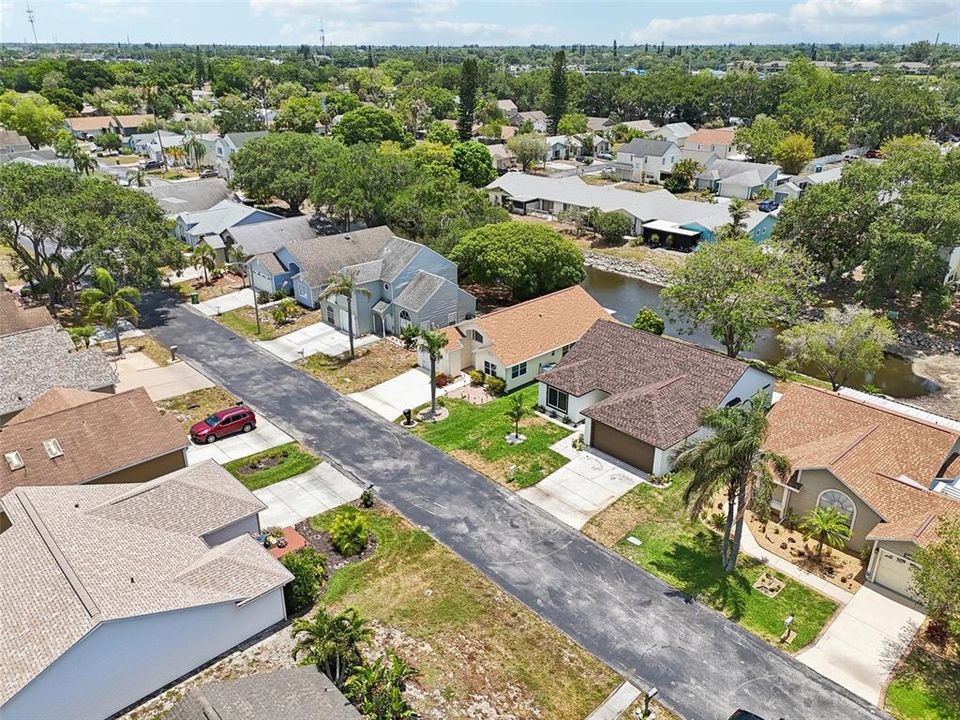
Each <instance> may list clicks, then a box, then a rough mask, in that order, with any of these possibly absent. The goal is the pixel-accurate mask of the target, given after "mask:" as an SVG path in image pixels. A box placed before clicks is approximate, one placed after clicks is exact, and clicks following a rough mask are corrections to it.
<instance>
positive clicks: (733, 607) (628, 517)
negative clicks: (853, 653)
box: [584, 478, 837, 651]
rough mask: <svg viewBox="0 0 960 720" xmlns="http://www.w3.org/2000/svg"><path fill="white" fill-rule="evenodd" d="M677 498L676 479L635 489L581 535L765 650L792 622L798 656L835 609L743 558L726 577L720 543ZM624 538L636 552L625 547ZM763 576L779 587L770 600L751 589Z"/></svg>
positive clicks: (798, 585)
mask: <svg viewBox="0 0 960 720" xmlns="http://www.w3.org/2000/svg"><path fill="white" fill-rule="evenodd" d="M682 494H683V479H682V478H674V483H673V485H672V486H671V487H670V488H668V489H666V490H658V489H656V488H652V487H650V486H648V485H639V486H637V487H636V488H634V489H633V490H631V491H630V492H629V493H627V494H626V495H624V496H623V497H622V498H620V499H619V500H618V501H617V502H615V503H614V504H613V505H611V506H610V507H609V508H607V509H606V510H604V511H603V512H602V513H600V514H599V515H597V516H596V517H594V518H593V519H592V520H591V521H590V522H589V523H587V525H586V527H585V528H584V532H585V533H586V534H587V535H588V536H590V537H592V538H594V539H595V540H597V541H599V542H601V543H603V544H604V545H607V546H608V547H613V548H614V549H615V550H616V551H617V552H619V553H620V554H621V555H624V556H625V557H628V558H629V559H631V560H633V561H634V562H635V563H637V564H638V565H640V566H641V567H643V568H644V569H645V570H647V571H648V572H650V573H653V574H654V575H656V576H657V577H659V578H661V579H663V580H665V581H666V582H668V583H669V584H671V585H673V586H674V587H676V588H678V589H680V590H682V591H683V592H684V593H685V594H687V595H689V596H691V597H695V598H697V599H698V600H699V601H700V602H702V603H704V604H706V605H709V606H710V607H713V608H715V609H717V610H720V611H721V612H722V613H724V614H725V615H726V616H727V617H729V618H730V619H731V620H733V621H734V622H737V623H739V624H740V625H742V626H743V627H745V628H746V629H747V630H750V631H751V632H753V633H755V634H756V635H759V636H760V637H762V638H763V639H764V640H767V641H768V642H771V643H777V642H778V640H779V637H780V634H781V633H782V632H783V620H784V618H785V617H787V616H788V615H793V616H794V618H795V619H794V622H793V625H792V626H791V629H793V630H794V631H795V632H796V633H797V636H796V638H795V639H794V641H793V643H792V644H791V645H789V646H788V647H787V648H785V649H788V650H790V651H796V650H799V649H800V648H802V647H804V646H805V645H807V644H808V643H810V642H811V641H813V640H814V639H815V638H816V637H817V634H818V633H819V632H820V630H821V629H822V628H823V626H824V625H825V624H826V623H827V622H828V621H829V620H830V618H831V617H832V616H833V614H834V612H835V611H836V609H837V605H836V603H834V602H833V601H832V600H830V599H828V598H826V597H824V596H822V595H820V594H819V593H818V592H816V591H814V590H812V589H810V588H808V587H807V586H805V585H802V584H801V583H798V582H796V581H794V580H791V579H789V578H788V577H786V576H785V575H781V574H780V573H777V572H774V571H772V570H770V569H769V568H767V567H766V566H764V565H763V564H762V563H760V562H759V561H757V560H754V559H753V558H750V557H748V556H746V555H744V554H742V553H741V555H740V560H739V564H738V568H737V571H736V572H735V573H732V574H729V575H728V574H726V573H724V572H723V569H722V568H721V566H720V551H719V536H717V535H716V534H714V533H713V532H711V531H710V530H708V529H707V528H705V527H704V526H703V525H702V524H701V523H699V522H693V521H691V520H690V519H689V516H688V514H687V511H686V509H685V508H684V507H683V503H682V500H681V496H682ZM628 535H632V536H634V537H636V538H638V539H639V540H640V542H641V544H640V545H639V546H636V545H633V544H631V543H628V542H627V540H626V538H627V536H628ZM763 573H771V574H772V575H774V576H775V577H777V578H779V579H780V580H783V581H784V582H785V587H784V589H783V590H781V591H780V593H779V594H778V595H777V596H776V597H774V598H768V597H767V596H765V595H763V594H761V593H760V592H758V591H757V590H755V589H754V588H753V584H754V583H755V582H756V581H757V579H758V578H759V577H760V576H761V575H762V574H763Z"/></svg>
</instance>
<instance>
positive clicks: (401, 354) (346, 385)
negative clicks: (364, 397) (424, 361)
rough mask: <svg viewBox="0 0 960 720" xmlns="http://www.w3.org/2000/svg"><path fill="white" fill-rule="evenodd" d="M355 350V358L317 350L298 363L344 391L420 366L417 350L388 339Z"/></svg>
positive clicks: (348, 391)
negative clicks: (332, 354)
mask: <svg viewBox="0 0 960 720" xmlns="http://www.w3.org/2000/svg"><path fill="white" fill-rule="evenodd" d="M356 350H357V357H356V359H354V360H351V359H350V353H344V354H343V355H338V356H337V357H330V356H329V355H324V354H323V353H317V354H315V355H311V356H310V357H308V358H307V359H306V360H303V361H302V362H298V363H297V365H298V367H300V368H301V369H302V370H305V371H306V372H308V373H310V374H311V375H313V376H314V377H316V378H318V379H319V380H322V381H323V382H324V383H326V384H327V385H329V386H330V387H332V388H333V389H334V390H338V391H340V392H342V393H353V392H361V391H363V390H368V389H369V388H372V387H373V386H374V385H379V384H380V383H382V382H386V381H387V380H390V379H392V378H395V377H396V376H397V375H400V374H402V373H405V372H406V371H407V370H410V369H411V368H415V367H416V366H417V354H416V353H415V352H413V351H411V350H404V349H403V348H402V347H400V346H399V345H397V344H395V343H392V342H390V341H389V340H381V341H380V342H376V343H374V344H372V345H365V346H364V347H362V348H357V349H356Z"/></svg>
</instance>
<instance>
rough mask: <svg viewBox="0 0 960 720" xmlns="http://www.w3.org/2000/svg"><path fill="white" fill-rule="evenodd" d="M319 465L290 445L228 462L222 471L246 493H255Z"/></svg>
mask: <svg viewBox="0 0 960 720" xmlns="http://www.w3.org/2000/svg"><path fill="white" fill-rule="evenodd" d="M319 463H320V458H318V457H317V456H316V455H314V454H312V453H309V452H307V451H306V450H304V449H303V448H302V447H301V446H300V443H296V442H292V443H287V444H286V445H280V446H278V447H275V448H270V449H269V450H264V451H263V452H258V453H255V454H253V455H248V456H247V457H243V458H240V459H239V460H233V461H232V462H228V463H227V464H226V465H224V466H223V467H224V468H225V469H226V470H227V471H228V472H229V473H230V474H231V475H233V476H234V477H235V478H236V479H237V480H239V481H240V482H242V483H243V485H244V487H246V488H247V490H259V489H260V488H263V487H267V486H268V485H273V484H274V483H277V482H280V481H281V480H286V479H287V478H292V477H294V476H296V475H300V474H301V473H305V472H306V471H307V470H309V469H310V468H312V467H315V466H316V465H318V464H319Z"/></svg>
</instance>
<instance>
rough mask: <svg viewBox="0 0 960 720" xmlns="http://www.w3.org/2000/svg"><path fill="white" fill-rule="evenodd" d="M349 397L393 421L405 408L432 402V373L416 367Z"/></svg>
mask: <svg viewBox="0 0 960 720" xmlns="http://www.w3.org/2000/svg"><path fill="white" fill-rule="evenodd" d="M347 397H348V398H352V399H354V400H356V401H357V402H358V403H360V404H361V405H363V406H364V407H368V408H370V409H371V410H373V411H374V412H375V413H376V414H377V415H379V416H380V417H382V418H386V419H387V420H390V421H393V420H396V419H397V418H398V417H400V416H401V415H403V411H404V410H407V409H411V410H412V409H413V408H415V407H419V406H420V405H423V404H424V403H428V402H430V374H429V373H428V372H427V371H426V370H423V369H421V368H414V369H413V370H407V371H406V372H405V373H403V374H402V375H397V377H395V378H393V379H391V380H387V381H386V382H382V383H380V384H379V385H374V386H373V387H372V388H370V389H369V390H364V391H363V392H357V393H350V394H349V395H347Z"/></svg>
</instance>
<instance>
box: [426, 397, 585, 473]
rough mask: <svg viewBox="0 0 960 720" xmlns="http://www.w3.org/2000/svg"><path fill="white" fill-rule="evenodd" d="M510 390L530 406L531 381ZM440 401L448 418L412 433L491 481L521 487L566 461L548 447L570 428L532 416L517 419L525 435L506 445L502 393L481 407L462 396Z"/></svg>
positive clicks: (534, 399)
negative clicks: (512, 469)
mask: <svg viewBox="0 0 960 720" xmlns="http://www.w3.org/2000/svg"><path fill="white" fill-rule="evenodd" d="M516 392H517V393H520V395H521V397H523V400H524V405H526V406H527V407H528V408H532V407H533V406H534V405H535V404H536V402H537V386H536V385H529V386H527V387H525V388H522V389H520V390H517V391H516ZM444 403H445V404H446V407H447V408H448V409H449V410H450V416H449V417H448V418H446V419H445V420H441V421H440V422H437V423H421V424H420V425H417V427H415V428H414V429H413V432H415V433H416V434H417V435H419V436H420V437H422V438H423V439H424V440H426V441H427V442H428V443H430V444H431V445H435V446H436V447H438V448H440V449H441V450H443V451H444V452H447V453H449V454H450V455H452V456H453V457H455V458H456V459H457V460H459V461H460V462H462V463H463V464H465V465H469V466H470V467H472V468H473V469H474V470H476V471H478V472H481V473H483V474H484V475H486V476H487V477H489V478H490V479H491V480H495V481H497V482H498V483H501V484H503V485H506V486H507V487H511V488H514V489H519V488H525V487H529V486H530V485H534V484H536V483H538V482H539V481H540V480H542V479H543V478H544V477H546V476H547V475H549V474H550V473H552V472H553V471H554V470H556V469H557V468H559V467H560V466H562V465H564V464H565V463H566V462H567V459H566V458H565V457H563V456H562V455H560V454H558V453H556V452H554V451H553V450H551V449H550V446H551V445H553V444H554V443H555V442H557V441H558V440H560V439H562V438H564V437H567V436H568V435H570V431H569V430H565V429H563V428H562V427H559V426H557V425H554V424H553V423H551V422H547V421H546V420H543V419H542V418H539V417H536V416H533V415H530V416H528V417H526V418H525V419H524V420H522V421H521V422H520V432H521V434H523V435H526V436H527V439H526V441H525V442H523V443H521V444H519V445H509V444H507V441H506V440H505V438H506V436H507V434H508V433H511V432H513V422H512V421H511V420H510V419H508V418H507V416H506V412H507V408H508V398H507V397H502V398H497V399H496V400H494V401H492V402H489V403H487V404H486V405H471V404H470V403H468V402H467V401H465V400H453V399H450V398H445V399H444ZM511 465H516V468H517V469H516V473H515V475H514V479H513V481H512V482H511V481H510V480H509V469H510V466H511Z"/></svg>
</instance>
